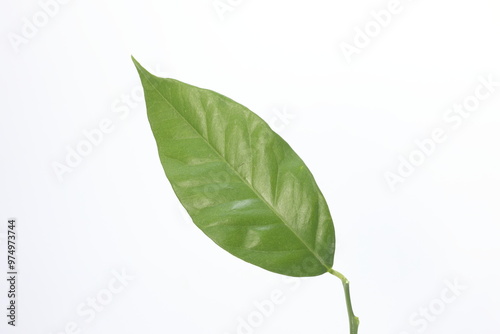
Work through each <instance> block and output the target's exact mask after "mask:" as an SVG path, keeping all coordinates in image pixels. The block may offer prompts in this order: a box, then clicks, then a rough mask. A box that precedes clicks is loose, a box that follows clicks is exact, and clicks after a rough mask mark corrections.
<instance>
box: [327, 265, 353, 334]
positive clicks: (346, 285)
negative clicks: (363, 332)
mask: <svg viewBox="0 0 500 334" xmlns="http://www.w3.org/2000/svg"><path fill="white" fill-rule="evenodd" d="M328 272H329V273H330V274H332V275H334V276H337V277H338V278H340V280H341V281H342V285H343V286H344V294H345V301H346V305H347V314H348V315H349V328H350V334H357V333H358V326H359V318H358V317H357V316H355V315H354V311H353V310H352V303H351V292H350V290H349V280H348V279H347V278H346V277H345V276H344V275H342V274H341V273H339V272H338V271H335V270H333V269H328Z"/></svg>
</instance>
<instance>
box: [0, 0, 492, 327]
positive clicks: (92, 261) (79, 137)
mask: <svg viewBox="0 0 500 334" xmlns="http://www.w3.org/2000/svg"><path fill="white" fill-rule="evenodd" d="M228 1H229V0H228ZM229 3H232V5H231V6H232V7H231V8H232V10H231V11H228V12H226V13H224V15H223V16H222V18H221V16H220V15H218V13H217V11H216V10H215V9H214V7H213V3H212V0H203V1H202V0H182V1H180V0H177V1H174V0H167V1H164V0H147V1H140V2H139V1H118V0H114V1H112V0H99V1H97V0H90V1H67V3H65V4H59V8H58V9H57V11H56V10H55V9H54V8H52V9H53V11H54V13H53V14H54V15H53V17H48V16H44V14H40V11H41V10H42V9H41V7H40V4H39V3H38V2H37V1H34V0H30V1H14V0H3V1H2V4H1V5H0V22H1V23H0V26H1V31H0V34H1V39H0V48H1V50H2V52H1V57H2V58H1V63H0V66H1V76H0V87H1V94H2V95H1V96H2V99H1V102H0V103H1V109H0V110H1V111H0V153H1V164H0V223H1V227H0V249H1V254H3V255H0V260H1V261H2V264H1V268H2V272H5V269H4V268H5V257H6V256H5V233H6V225H7V219H8V218H10V217H15V218H17V220H18V224H19V228H18V233H19V242H18V247H19V250H18V257H19V271H20V273H21V274H20V281H19V287H18V288H19V299H18V304H19V309H18V317H19V318H18V326H17V327H16V328H15V329H12V328H10V326H7V325H6V320H7V318H6V317H5V313H6V310H5V306H6V303H7V298H6V292H7V285H6V281H5V280H4V279H3V277H4V274H0V277H2V280H1V281H0V302H1V308H0V309H1V311H0V313H1V314H0V319H1V320H0V333H23V334H36V333H39V334H50V333H52V334H56V333H58V334H59V333H89V334H91V333H176V334H184V333H208V334H216V333H217V334H235V333H245V334H250V333H259V334H270V333H273V334H278V333H283V334H285V333H287V334H298V333H341V334H343V333H348V327H347V326H348V323H347V317H346V311H345V305H344V298H343V293H342V287H341V284H340V281H338V280H337V279H336V278H335V277H333V276H331V275H324V276H320V277H315V278H309V279H304V280H301V281H299V282H297V281H287V280H285V279H284V278H283V277H281V276H279V275H276V274H273V273H269V272H266V271H264V270H262V269H260V268H258V267H255V266H252V265H249V264H247V263H245V262H243V261H240V260H239V259H237V258H234V257H232V256H231V255H229V254H228V253H226V252H225V251H223V250H222V249H219V248H218V247H216V246H215V245H214V244H213V243H212V242H211V241H210V240H209V239H208V238H206V237H205V236H204V235H203V233H202V232H201V231H199V230H198V229H197V228H196V227H195V226H194V224H192V223H191V222H190V221H189V219H188V218H187V217H186V214H185V213H183V211H182V210H181V207H180V205H179V204H178V202H177V199H176V198H175V195H174V193H173V191H172V190H171V187H170V185H169V184H168V182H167V180H166V178H165V176H164V173H163V170H162V168H161V165H160V163H159V159H158V156H157V152H156V146H155V143H154V140H153V136H152V133H151V131H150V128H149V124H148V123H147V119H146V114H145V106H144V101H142V100H140V99H139V98H137V92H140V90H139V89H140V86H139V85H140V82H139V78H138V76H137V73H136V70H135V68H134V66H133V64H132V62H131V60H130V55H132V54H133V55H134V56H135V57H136V58H137V59H138V60H139V61H140V62H141V63H142V64H143V65H144V66H145V67H146V68H148V69H150V70H151V71H152V72H153V73H156V74H162V75H165V76H168V77H172V78H176V79H179V80H181V81H184V82H187V83H190V84H194V85H197V86H201V87H204V88H209V89H212V90H215V91H217V92H220V93H222V94H224V95H227V96H229V97H231V98H232V99H234V100H236V101H238V102H240V103H242V104H244V105H245V106H247V107H249V108H250V109H251V110H253V111H255V112H256V113H257V114H259V115H261V116H262V117H263V118H264V119H266V120H267V121H269V122H270V123H271V124H272V126H273V127H274V128H275V129H276V131H277V132H278V133H280V134H281V135H282V136H283V137H284V138H285V139H286V140H287V141H288V142H289V143H290V144H291V145H292V147H293V148H294V149H295V150H296V151H297V152H298V153H299V155H300V156H301V157H302V158H303V159H304V160H305V161H306V163H307V164H308V166H309V168H310V169H311V170H312V172H313V173H314V175H315V177H316V180H317V182H318V184H319V186H320V187H321V189H322V191H323V193H324V194H325V197H326V198H327V200H328V202H329V205H330V209H331V211H332V216H333V218H334V222H335V227H336V234H337V241H338V244H337V252H336V260H335V268H336V269H338V270H339V271H341V272H343V273H344V274H345V275H346V276H347V277H348V278H349V279H350V280H351V284H352V295H353V296H352V298H353V303H354V308H355V312H356V313H357V314H358V315H359V316H360V318H361V327H360V331H359V333H367V334H368V333H377V334H378V333H381V334H402V333H407V334H414V333H421V332H425V333H455V334H469V333H482V334H498V333H500V329H499V328H500V318H499V317H498V313H499V311H500V293H499V288H498V281H499V279H500V270H499V269H498V263H499V261H498V260H499V251H500V245H499V243H498V238H499V233H500V224H499V222H500V220H499V218H500V213H499V211H498V203H499V199H500V193H499V190H498V189H499V185H500V177H499V174H498V171H499V170H500V159H499V157H498V153H499V151H498V143H499V139H500V132H499V130H498V129H499V128H500V115H499V110H500V109H499V108H500V97H499V95H500V87H496V90H497V91H496V92H495V94H492V95H491V96H490V97H489V98H488V99H485V100H484V101H481V104H480V106H479V107H478V108H477V110H476V111H474V112H473V113H471V115H470V117H468V118H467V119H465V120H464V121H463V122H462V124H461V125H460V126H458V127H456V128H453V127H451V126H450V125H451V124H449V123H446V122H445V121H444V120H443V117H444V115H445V114H446V112H447V110H448V109H449V108H452V107H453V105H454V104H456V103H462V101H464V99H466V98H468V97H470V96H472V95H473V94H474V91H475V89H476V87H477V86H478V85H479V84H480V81H479V79H478V78H479V77H480V76H483V77H488V76H490V75H491V76H492V77H493V79H494V80H498V81H500V68H499V60H500V47H499V36H500V23H499V22H500V5H499V4H498V1H497V0H474V1H473V0H464V1H452V0H439V1H430V0H418V1H416V0H415V1H409V0H401V4H400V12H399V13H398V14H394V15H393V16H392V19H391V22H390V23H389V24H388V25H387V26H386V27H383V28H382V29H381V31H380V32H379V33H378V35H377V36H374V37H373V38H371V42H370V43H369V45H368V46H366V47H363V48H359V53H358V54H355V55H353V56H352V57H351V62H348V61H347V58H346V57H345V56H344V54H343V53H342V51H341V47H340V46H341V43H342V42H345V43H350V44H353V41H354V38H355V37H356V27H358V28H359V29H364V28H365V25H366V24H370V22H371V21H373V20H374V19H373V17H372V16H371V14H370V12H371V11H373V10H375V11H376V12H378V11H380V10H383V9H385V8H387V7H388V4H389V1H382V0H379V1H367V0H355V1H335V2H334V1H326V0H310V1H307V2H306V1H290V0H287V1H285V0H275V1H263V0H243V1H236V0H233V1H232V2H229ZM37 15H38V16H37ZM40 15H41V16H40ZM33 16H35V17H36V19H38V20H39V21H37V24H38V25H39V26H40V27H39V28H37V30H38V31H37V32H36V33H33V34H32V35H33V36H28V37H29V38H26V39H25V40H23V41H22V43H21V44H19V45H17V46H16V43H12V41H11V40H12V39H13V38H14V37H13V36H17V37H18V38H21V37H22V36H23V35H22V33H23V31H22V30H23V29H26V28H25V25H26V24H28V23H26V21H25V19H27V20H28V21H31V22H32V21H33ZM44 17H45V18H47V17H48V19H47V22H44ZM23 27H24V28H23ZM25 33H26V31H25ZM14 34H16V35H14ZM28 35H29V34H28ZM22 38H25V37H22ZM131 94H132V96H133V97H132V98H131V99H132V100H131V103H130V106H127V104H126V103H125V102H123V101H125V100H123V101H122V99H124V98H125V99H126V96H130V95H131ZM280 115H281V118H280ZM287 115H288V116H287ZM106 120H108V122H111V124H112V125H111V129H108V130H109V131H108V133H106V134H104V135H103V138H102V140H100V141H99V142H97V144H96V145H93V146H92V147H91V152H90V153H89V154H88V155H87V156H85V157H83V158H82V160H81V161H80V162H79V163H78V164H77V165H76V167H74V168H71V172H67V173H64V175H62V180H61V178H58V175H57V173H56V172H55V171H54V165H57V164H58V163H59V164H66V158H67V155H68V154H69V153H68V152H69V151H70V150H73V149H76V148H77V146H78V145H79V144H80V145H85V144H81V143H82V142H84V141H86V137H85V136H84V134H83V132H84V131H91V130H93V129H96V128H98V127H99V124H100V123H101V122H103V121H104V122H106ZM436 127H439V128H442V129H445V130H446V134H447V140H446V141H445V142H444V143H442V144H439V145H437V146H436V148H435V149H434V152H433V153H432V154H430V155H429V156H428V157H427V158H426V160H425V161H424V163H423V164H422V165H421V166H418V167H416V168H415V171H414V172H413V173H412V174H411V175H410V176H408V177H406V178H405V179H404V180H405V181H404V183H400V184H398V185H397V186H396V188H395V190H394V191H393V190H392V189H391V187H390V186H389V185H388V183H387V181H386V178H385V175H386V173H387V172H394V173H395V172H397V169H398V165H399V157H400V156H402V157H405V158H408V157H409V155H410V154H411V153H412V152H414V151H415V150H416V149H417V146H416V144H415V142H414V141H415V140H423V139H426V138H430V136H431V133H432V131H433V129H435V128H436ZM123 270H124V271H125V272H126V273H127V274H128V275H130V276H133V277H134V278H133V279H132V280H130V281H128V282H127V286H126V287H124V288H123V289H122V290H121V291H120V292H118V293H115V294H112V295H111V298H112V300H110V299H109V298H108V299H106V305H104V307H102V310H101V309H100V310H101V311H100V312H95V317H94V318H93V319H92V320H90V321H88V320H89V317H88V316H82V314H80V313H79V312H78V311H77V309H78V308H79V307H82V303H83V307H86V306H85V305H86V303H87V302H88V298H94V297H100V298H101V300H103V299H102V298H104V297H109V296H110V292H109V290H106V289H108V284H109V283H114V278H113V277H114V274H113V272H121V271H123ZM454 281H456V282H458V284H459V285H461V286H463V290H461V291H460V293H459V295H457V296H454V295H453V293H452V292H451V291H447V290H446V289H447V283H446V282H451V283H453V282H454ZM115 283H116V282H115ZM448 284H450V283H448ZM116 286H118V284H115V287H116ZM273 290H276V291H278V292H281V293H282V294H283V296H284V301H283V302H282V303H281V304H279V305H275V309H274V312H273V313H272V314H271V315H270V316H262V317H261V318H264V319H263V320H262V321H260V322H261V323H260V324H259V326H258V327H257V328H256V327H251V328H250V331H249V330H248V328H247V331H241V330H240V331H239V332H238V330H237V327H238V324H239V321H240V320H238V319H239V317H241V319H244V320H245V321H247V320H248V317H252V316H253V317H254V318H255V319H257V320H258V319H259V315H258V314H257V313H256V312H259V311H258V309H257V308H256V306H255V302H261V301H263V300H265V299H269V297H270V295H271V293H272V291H273ZM442 291H445V293H446V292H447V293H448V295H447V296H448V297H454V298H453V302H450V303H444V302H443V301H442V297H441V294H442ZM448 299H449V298H448ZM108 302H109V303H108ZM443 305H444V307H441V306H443ZM430 307H431V311H430V312H431V313H430V315H431V316H432V321H430V320H422V319H425V318H423V317H422V316H421V315H419V314H420V313H419V312H423V310H425V309H429V308H430ZM87 310H89V308H88V307H87ZM432 310H433V311H432ZM432 312H434V313H432ZM437 313H439V314H437ZM256 314H257V315H256ZM411 318H413V320H414V321H413V322H411V320H410V319H411ZM415 320H418V322H417V323H415ZM72 323H74V324H73V325H72ZM424 325H425V326H424ZM72 326H77V327H73V328H78V330H72V329H71V328H72ZM66 327H68V328H69V330H65V328H66ZM424 327H425V329H424Z"/></svg>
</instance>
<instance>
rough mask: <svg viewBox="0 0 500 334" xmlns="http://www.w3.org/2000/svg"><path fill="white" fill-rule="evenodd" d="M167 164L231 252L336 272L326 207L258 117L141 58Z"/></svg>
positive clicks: (175, 183)
mask: <svg viewBox="0 0 500 334" xmlns="http://www.w3.org/2000/svg"><path fill="white" fill-rule="evenodd" d="M134 62H135V64H136V67H137V70H138V72H139V75H140V77H141V81H142V85H143V87H144V94H145V99H146V105H147V112H148V119H149V122H150V124H151V129H152V131H153V134H154V137H155V139H156V143H157V145H158V152H159V155H160V160H161V163H162V165H163V168H164V170H165V174H166V176H167V178H168V180H169V181H170V183H171V184H172V187H173V189H174V191H175V194H176V195H177V197H178V198H179V200H180V202H181V203H182V205H183V206H184V207H185V208H186V210H187V212H188V213H189V215H190V216H191V218H192V219H193V222H194V223H195V224H196V225H197V226H198V227H199V228H200V229H201V230H202V231H203V232H204V233H205V234H206V235H207V236H208V237H210V238H211V239H212V240H213V241H214V242H215V243H216V244H218V245H219V246H220V247H222V248H224V249H225V250H227V251H228V252H229V253H231V254H233V255H235V256H237V257H239V258H241V259H243V260H244V261H247V262H249V263H252V264H254V265H257V266H259V267H262V268H264V269H267V270H270V271H272V272H276V273H280V274H284V275H289V276H316V275H320V274H323V273H325V272H327V271H328V269H330V268H331V267H332V265H333V255H334V249H335V233H334V229H333V223H332V219H331V216H330V212H329V210H328V206H327V204H326V201H325V199H324V197H323V195H322V194H321V192H320V190H319V188H318V186H317V185H316V182H315V180H314V178H313V176H312V174H311V172H310V171H309V169H308V168H307V167H306V165H305V164H304V162H303V161H302V160H301V159H300V158H299V156H298V155H297V154H296V153H295V152H294V151H293V150H292V149H291V148H290V146H289V145H288V144H287V143H286V142H285V141H284V140H283V139H282V138H281V137H280V136H279V135H277V134H276V133H275V132H274V131H272V130H271V128H270V127H269V126H268V124H267V123H265V122H264V121H263V120H262V119H261V118H260V117H258V116H257V115H256V114H254V113H253V112H251V111H250V110H248V109H247V108H245V107H244V106H242V105H240V104H238V103H236V102H234V101H233V100H231V99H229V98H227V97H225V96H222V95H220V94H218V93H215V92H213V91H210V90H206V89H201V88H197V87H194V86H191V85H188V84H185V83H182V82H180V81H177V80H173V79H164V78H159V77H156V76H154V75H152V74H150V73H148V72H147V71H146V70H145V69H144V68H143V67H142V66H141V65H140V64H138V63H137V62H136V61H135V60H134Z"/></svg>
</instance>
